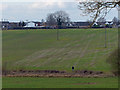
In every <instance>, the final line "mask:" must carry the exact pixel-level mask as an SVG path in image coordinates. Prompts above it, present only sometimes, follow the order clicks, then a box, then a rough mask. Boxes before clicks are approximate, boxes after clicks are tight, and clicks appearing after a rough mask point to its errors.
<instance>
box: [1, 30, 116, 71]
mask: <svg viewBox="0 0 120 90" xmlns="http://www.w3.org/2000/svg"><path fill="white" fill-rule="evenodd" d="M59 31H60V40H59V41H57V40H56V30H15V31H14V30H10V31H3V65H4V64H5V66H6V68H7V69H10V70H11V69H40V70H44V69H47V70H48V69H52V70H67V71H70V70H71V66H75V69H76V70H83V69H86V70H99V71H106V72H109V71H110V65H109V64H108V63H106V59H107V58H108V57H109V55H110V53H111V52H112V51H114V50H115V49H116V48H117V44H118V30H117V29H107V48H105V47H104V43H105V39H104V38H105V34H104V32H105V30H104V29H97V30H95V29H85V30H84V29H80V30H79V29H76V30H72V29H67V30H59Z"/></svg>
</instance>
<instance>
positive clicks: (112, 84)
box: [3, 77, 118, 88]
mask: <svg viewBox="0 0 120 90" xmlns="http://www.w3.org/2000/svg"><path fill="white" fill-rule="evenodd" d="M3 88H118V78H117V77H114V78H33V77H21V78H20V77H19V78H18V77H16V78H15V77H14V78H9V77H4V78H3Z"/></svg>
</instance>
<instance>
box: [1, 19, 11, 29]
mask: <svg viewBox="0 0 120 90" xmlns="http://www.w3.org/2000/svg"><path fill="white" fill-rule="evenodd" d="M0 28H1V29H2V30H7V29H8V28H9V21H0Z"/></svg>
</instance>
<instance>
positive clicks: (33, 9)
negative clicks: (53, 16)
mask: <svg viewBox="0 0 120 90" xmlns="http://www.w3.org/2000/svg"><path fill="white" fill-rule="evenodd" d="M25 1H26V0H25ZM78 4H79V3H78V2H76V1H72V2H63V1H61V2H60V1H53V0H52V1H51V0H46V1H44V2H40V1H39V2H38V1H36V2H33V1H32V2H30V1H29V2H28V1H26V2H17V1H16V2H15V0H13V2H8V1H7V0H6V2H2V3H0V11H1V12H2V19H7V20H9V21H25V20H29V21H31V20H32V21H41V19H44V20H45V19H46V17H47V14H48V13H53V12H55V11H59V10H63V11H66V12H67V13H68V14H69V16H70V18H71V21H87V20H88V19H90V17H89V16H81V14H82V12H81V11H80V10H79V9H78ZM1 8H2V9H1ZM113 17H118V11H117V9H112V10H111V12H110V13H109V14H108V15H107V16H106V20H112V19H113Z"/></svg>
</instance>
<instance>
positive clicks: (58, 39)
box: [57, 29, 59, 40]
mask: <svg viewBox="0 0 120 90" xmlns="http://www.w3.org/2000/svg"><path fill="white" fill-rule="evenodd" d="M57 40H59V29H57Z"/></svg>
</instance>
